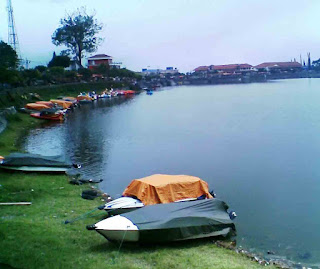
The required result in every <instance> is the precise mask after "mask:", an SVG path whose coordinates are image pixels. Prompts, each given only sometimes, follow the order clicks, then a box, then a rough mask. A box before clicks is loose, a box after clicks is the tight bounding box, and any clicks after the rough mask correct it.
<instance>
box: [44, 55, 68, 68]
mask: <svg viewBox="0 0 320 269" xmlns="http://www.w3.org/2000/svg"><path fill="white" fill-rule="evenodd" d="M54 66H60V67H69V66H70V58H69V57H68V56H65V55H63V56H61V55H60V56H56V53H55V52H54V53H53V56H52V59H51V61H50V62H49V64H48V67H54Z"/></svg>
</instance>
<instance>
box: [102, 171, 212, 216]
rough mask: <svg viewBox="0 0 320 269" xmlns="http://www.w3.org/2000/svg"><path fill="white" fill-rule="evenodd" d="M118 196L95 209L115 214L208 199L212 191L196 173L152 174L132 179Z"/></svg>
mask: <svg viewBox="0 0 320 269" xmlns="http://www.w3.org/2000/svg"><path fill="white" fill-rule="evenodd" d="M122 196H123V197H120V198H118V199H116V200H114V201H111V202H109V203H106V204H105V205H102V206H100V207H99V209H104V210H106V211H107V212H108V214H109V215H117V214H121V213H125V212H129V211H132V210H135V209H138V208H141V207H143V206H145V205H153V204H164V203H173V202H180V201H191V200H200V199H210V198H213V197H214V194H213V192H212V193H210V192H209V188H208V183H207V182H205V181H204V180H202V179H200V178H198V177H194V176H188V175H164V174H156V175H151V176H148V177H144V178H140V179H134V180H132V181H131V183H130V184H129V186H128V187H127V188H126V189H125V190H124V192H123V193H122Z"/></svg>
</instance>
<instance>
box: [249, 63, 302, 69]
mask: <svg viewBox="0 0 320 269" xmlns="http://www.w3.org/2000/svg"><path fill="white" fill-rule="evenodd" d="M255 68H256V69H258V70H259V69H260V70H261V69H264V70H267V71H268V70H272V69H273V70H275V69H279V70H295V69H301V68H302V65H301V64H300V63H298V62H268V63H262V64H259V65H257V66H255Z"/></svg>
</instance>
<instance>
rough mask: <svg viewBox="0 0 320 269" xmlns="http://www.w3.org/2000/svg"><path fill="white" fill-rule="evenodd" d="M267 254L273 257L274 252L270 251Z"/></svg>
mask: <svg viewBox="0 0 320 269" xmlns="http://www.w3.org/2000/svg"><path fill="white" fill-rule="evenodd" d="M267 253H268V254H269V255H275V252H274V251H272V250H268V251H267Z"/></svg>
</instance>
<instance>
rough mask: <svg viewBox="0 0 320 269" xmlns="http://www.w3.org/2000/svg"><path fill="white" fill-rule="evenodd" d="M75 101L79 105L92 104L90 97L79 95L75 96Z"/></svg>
mask: <svg viewBox="0 0 320 269" xmlns="http://www.w3.org/2000/svg"><path fill="white" fill-rule="evenodd" d="M77 100H78V102H79V103H81V104H86V103H92V101H93V100H94V99H92V97H90V96H88V95H83V94H80V95H78V96H77Z"/></svg>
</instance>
